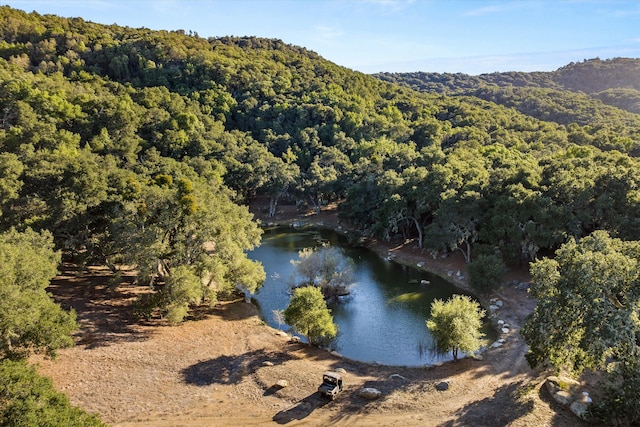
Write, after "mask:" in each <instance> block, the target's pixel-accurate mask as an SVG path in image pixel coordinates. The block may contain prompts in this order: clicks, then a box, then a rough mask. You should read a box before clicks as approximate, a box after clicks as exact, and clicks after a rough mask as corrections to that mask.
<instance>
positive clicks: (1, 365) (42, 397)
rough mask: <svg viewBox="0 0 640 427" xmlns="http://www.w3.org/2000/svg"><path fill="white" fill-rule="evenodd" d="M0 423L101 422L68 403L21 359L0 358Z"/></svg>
mask: <svg viewBox="0 0 640 427" xmlns="http://www.w3.org/2000/svg"><path fill="white" fill-rule="evenodd" d="M0 425H3V426H12V427H32V426H39V427H57V426H60V427H91V426H105V425H106V424H104V423H102V421H100V419H99V418H97V417H96V416H94V415H91V414H88V413H86V412H85V411H83V410H81V409H79V408H75V407H73V406H71V404H70V403H69V398H68V397H67V396H66V395H64V394H63V393H60V392H58V391H56V390H55V389H54V388H53V384H52V382H51V379H49V378H47V377H42V376H40V375H39V374H38V373H37V372H36V370H35V368H33V367H32V366H29V365H28V364H27V362H25V361H13V360H3V361H0Z"/></svg>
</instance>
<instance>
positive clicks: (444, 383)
mask: <svg viewBox="0 0 640 427" xmlns="http://www.w3.org/2000/svg"><path fill="white" fill-rule="evenodd" d="M436 390H438V391H447V390H449V381H441V382H439V383H438V384H436Z"/></svg>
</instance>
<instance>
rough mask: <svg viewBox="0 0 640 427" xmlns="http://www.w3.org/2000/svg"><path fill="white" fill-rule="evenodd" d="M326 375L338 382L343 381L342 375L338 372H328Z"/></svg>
mask: <svg viewBox="0 0 640 427" xmlns="http://www.w3.org/2000/svg"><path fill="white" fill-rule="evenodd" d="M324 375H326V376H328V377H331V378H335V379H337V380H341V379H342V375H340V374H339V373H337V372H331V371H327V372H325V373H324Z"/></svg>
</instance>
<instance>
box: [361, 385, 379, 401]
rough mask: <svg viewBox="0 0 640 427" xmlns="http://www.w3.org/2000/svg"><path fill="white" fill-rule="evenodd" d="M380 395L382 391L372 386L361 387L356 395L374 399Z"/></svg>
mask: <svg viewBox="0 0 640 427" xmlns="http://www.w3.org/2000/svg"><path fill="white" fill-rule="evenodd" d="M381 395H382V393H381V392H380V390H378V389H377V388H373V387H365V388H361V389H360V391H358V396H360V397H362V398H364V399H367V400H376V399H378V398H379V397H380V396H381Z"/></svg>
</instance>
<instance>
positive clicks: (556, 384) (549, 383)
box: [544, 376, 580, 405]
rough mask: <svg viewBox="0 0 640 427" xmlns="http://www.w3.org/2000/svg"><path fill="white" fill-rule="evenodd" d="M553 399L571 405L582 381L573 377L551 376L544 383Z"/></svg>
mask: <svg viewBox="0 0 640 427" xmlns="http://www.w3.org/2000/svg"><path fill="white" fill-rule="evenodd" d="M544 385H545V387H546V388H547V391H548V392H549V394H550V395H551V397H553V400H555V401H556V402H558V403H560V404H561V405H569V404H571V402H573V401H574V400H575V399H576V397H577V395H578V392H577V390H578V387H580V383H579V382H578V381H576V380H573V379H571V378H565V377H557V376H551V377H548V378H547V379H546V381H545V383H544Z"/></svg>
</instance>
